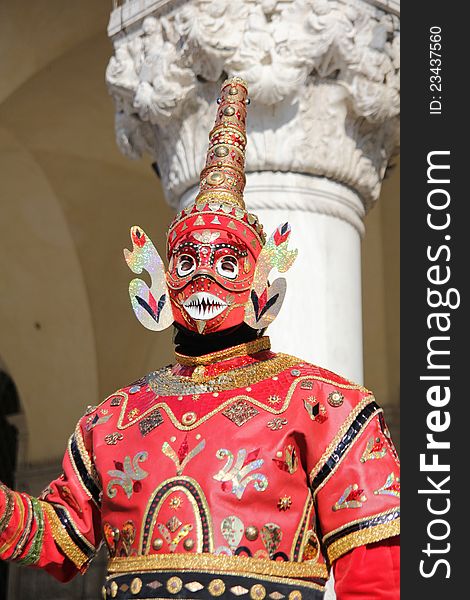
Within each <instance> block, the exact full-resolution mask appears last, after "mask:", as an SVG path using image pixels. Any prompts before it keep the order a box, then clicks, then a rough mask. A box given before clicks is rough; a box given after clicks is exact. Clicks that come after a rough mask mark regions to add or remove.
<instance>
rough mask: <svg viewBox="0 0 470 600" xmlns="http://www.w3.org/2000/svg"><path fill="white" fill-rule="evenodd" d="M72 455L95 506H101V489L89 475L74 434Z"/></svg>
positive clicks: (71, 446)
mask: <svg viewBox="0 0 470 600" xmlns="http://www.w3.org/2000/svg"><path fill="white" fill-rule="evenodd" d="M70 454H71V458H72V460H73V461H74V463H75V467H76V469H77V472H78V474H79V475H80V479H81V480H82V483H83V485H84V486H85V488H86V489H87V490H88V492H89V493H90V495H91V497H92V498H93V500H94V501H95V504H96V505H97V506H100V505H101V502H100V489H99V488H98V486H97V485H96V483H95V482H94V480H93V478H92V477H91V475H90V474H89V473H88V470H87V468H86V466H85V463H84V462H83V459H82V455H81V454H80V450H79V448H78V444H77V440H76V438H75V434H73V435H72V437H71V439H70Z"/></svg>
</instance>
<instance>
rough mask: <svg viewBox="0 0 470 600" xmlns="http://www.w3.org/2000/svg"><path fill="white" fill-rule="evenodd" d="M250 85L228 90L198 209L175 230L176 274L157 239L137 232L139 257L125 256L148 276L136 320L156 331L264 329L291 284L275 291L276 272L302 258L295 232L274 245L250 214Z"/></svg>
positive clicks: (188, 211) (230, 84) (172, 257)
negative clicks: (293, 244)
mask: <svg viewBox="0 0 470 600" xmlns="http://www.w3.org/2000/svg"><path fill="white" fill-rule="evenodd" d="M247 93H248V90H247V86H246V83H245V82H244V81H243V80H241V79H239V78H238V77H234V78H232V79H229V80H227V81H225V82H224V83H223V84H222V88H221V91H220V97H219V98H218V100H217V103H218V105H219V106H218V109H217V113H216V119H215V124H214V127H213V129H212V131H211V132H210V135H209V149H208V151H207V155H206V164H205V167H204V169H203V170H202V172H201V176H200V189H199V193H198V195H197V197H196V199H195V201H194V202H193V203H192V204H190V205H189V206H188V207H186V208H185V209H183V210H182V211H181V212H180V213H179V214H178V215H176V217H175V218H174V219H173V222H172V223H171V225H170V227H169V230H168V245H167V256H168V260H169V267H168V271H167V272H166V273H165V269H164V266H163V262H162V259H161V258H160V256H159V254H158V252H157V251H156V249H155V247H154V246H153V244H152V242H151V241H150V239H149V238H148V237H147V235H146V234H145V233H144V232H143V231H142V229H140V228H139V227H133V228H132V229H131V239H132V244H133V250H132V251H128V250H124V255H125V258H126V261H127V263H128V265H129V268H130V269H131V270H132V271H133V272H134V273H138V274H139V273H142V271H143V270H146V271H148V273H149V274H150V277H151V285H150V287H149V286H148V285H147V284H146V283H145V282H144V281H142V280H141V279H134V280H133V281H131V283H130V285H129V294H130V297H131V302H132V306H133V308H134V312H135V314H136V316H137V318H138V319H139V321H140V322H141V323H142V325H144V326H145V327H147V328H148V329H152V330H154V331H159V330H161V329H165V328H166V327H168V326H169V325H171V324H172V323H173V322H176V323H178V324H179V325H182V326H183V327H186V328H187V329H189V330H191V331H195V332H197V333H200V334H208V333H213V332H216V331H222V330H224V329H228V328H231V327H234V326H236V325H240V324H241V323H243V322H245V323H247V324H248V325H249V326H250V327H252V328H253V329H264V328H265V327H267V326H268V325H269V324H270V323H271V322H272V321H273V320H274V318H275V317H276V315H277V314H278V312H279V309H280V308H281V305H282V301H283V299H284V295H285V292H286V281H285V279H283V278H277V279H276V280H275V281H274V282H273V283H272V284H269V281H268V277H269V275H270V273H271V271H272V269H277V271H279V272H281V273H283V272H285V271H287V269H289V267H290V266H291V265H292V263H293V261H294V259H295V257H296V256H297V250H289V249H288V247H287V246H288V240H289V236H290V227H289V225H288V223H285V224H284V225H280V226H279V227H278V228H277V229H276V231H275V232H274V233H273V235H272V236H271V237H270V238H269V240H268V241H267V242H266V237H265V235H264V232H263V226H262V225H261V223H260V222H259V220H258V218H257V217H256V215H254V214H252V213H249V212H247V210H246V208H245V204H244V201H243V189H244V187H245V173H244V167H245V146H246V106H247V104H248V101H247Z"/></svg>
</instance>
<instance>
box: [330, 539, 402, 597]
mask: <svg viewBox="0 0 470 600" xmlns="http://www.w3.org/2000/svg"><path fill="white" fill-rule="evenodd" d="M399 544H400V542H399V537H398V536H396V537H393V538H388V539H386V540H382V541H381V542H376V543H374V544H367V545H366V546H359V547H358V548H355V549H354V550H351V551H349V552H347V553H346V554H344V555H343V556H342V557H341V558H339V559H338V560H336V561H335V562H334V564H333V572H334V576H335V592H336V598H337V600H398V598H400V545H399Z"/></svg>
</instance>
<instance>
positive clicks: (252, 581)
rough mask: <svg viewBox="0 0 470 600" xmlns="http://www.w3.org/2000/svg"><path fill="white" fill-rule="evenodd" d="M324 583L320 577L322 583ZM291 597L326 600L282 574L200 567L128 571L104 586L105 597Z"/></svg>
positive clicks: (272, 599) (125, 599) (212, 599)
mask: <svg viewBox="0 0 470 600" xmlns="http://www.w3.org/2000/svg"><path fill="white" fill-rule="evenodd" d="M324 583H325V582H324V580H321V583H320V585H324ZM188 586H189V587H188ZM291 594H292V595H291ZM289 597H290V598H291V599H292V600H323V598H324V592H323V591H320V590H317V589H314V588H312V587H309V586H308V585H306V583H305V582H303V581H302V580H299V581H298V583H297V581H296V582H295V583H290V582H289V583H285V582H284V581H283V580H282V578H267V579H265V578H263V576H259V577H257V576H256V575H245V574H237V575H234V574H230V575H229V574H226V573H217V574H214V573H206V572H201V571H185V572H181V571H178V572H175V571H158V572H148V573H145V572H144V573H143V572H139V573H125V574H122V575H115V576H111V577H108V578H107V580H106V584H105V586H104V589H103V598H106V599H108V598H115V599H116V600H130V599H131V598H132V599H133V600H150V599H155V598H158V599H159V600H160V599H161V600H166V599H168V600H170V599H172V600H179V599H181V598H192V599H193V600H215V599H216V600H237V598H239V599H240V600H258V599H259V600H276V599H281V598H284V599H285V600H288V598H289Z"/></svg>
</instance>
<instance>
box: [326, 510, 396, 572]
mask: <svg viewBox="0 0 470 600" xmlns="http://www.w3.org/2000/svg"><path fill="white" fill-rule="evenodd" d="M399 533H400V517H398V519H395V520H394V521H392V522H391V523H383V524H381V525H376V526H375V527H368V528H367V529H361V530H359V531H354V532H353V533H350V534H349V535H345V536H344V537H342V538H340V539H339V540H336V542H333V543H332V544H331V546H329V548H328V549H327V554H328V559H329V560H330V562H333V561H334V560H336V559H338V558H339V557H340V556H343V554H346V552H349V550H352V549H353V548H357V547H358V546H363V545H365V544H371V543H373V542H380V541H381V540H384V539H386V538H389V537H393V536H395V535H398V534H399Z"/></svg>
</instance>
